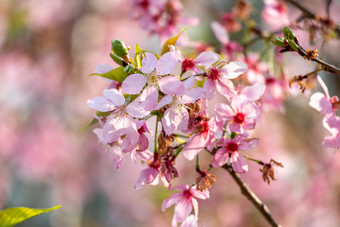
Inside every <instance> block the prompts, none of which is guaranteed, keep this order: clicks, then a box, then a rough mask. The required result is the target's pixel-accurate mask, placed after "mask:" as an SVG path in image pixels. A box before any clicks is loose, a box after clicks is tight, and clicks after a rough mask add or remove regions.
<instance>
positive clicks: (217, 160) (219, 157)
mask: <svg viewBox="0 0 340 227" xmlns="http://www.w3.org/2000/svg"><path fill="white" fill-rule="evenodd" d="M228 157H229V152H228V151H227V149H225V148H220V149H218V150H217V151H216V153H215V155H214V157H213V160H212V166H213V167H214V168H217V167H220V166H223V165H224V164H226V163H227V161H228Z"/></svg>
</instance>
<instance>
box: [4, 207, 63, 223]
mask: <svg viewBox="0 0 340 227" xmlns="http://www.w3.org/2000/svg"><path fill="white" fill-rule="evenodd" d="M60 207H61V205H59V206H55V207H51V208H47V209H32V208H27V207H13V208H7V209H5V210H1V211H0V227H10V226H13V225H16V224H18V223H20V222H23V221H25V220H27V219H29V218H31V217H34V216H37V215H39V214H43V213H47V212H49V211H51V210H56V209H59V208H60Z"/></svg>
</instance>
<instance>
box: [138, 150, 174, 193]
mask: <svg viewBox="0 0 340 227" xmlns="http://www.w3.org/2000/svg"><path fill="white" fill-rule="evenodd" d="M169 164H170V165H171V167H173V166H172V163H171V162H169ZM159 178H160V179H161V181H162V183H163V185H164V186H165V187H167V188H169V187H170V180H171V179H172V177H171V176H169V173H168V172H166V171H165V173H163V172H162V169H161V163H160V162H159V160H158V155H157V154H156V155H155V156H154V160H153V161H152V162H151V163H150V164H149V168H146V169H144V170H142V171H141V172H140V175H139V178H138V180H137V182H136V184H135V190H141V189H143V186H144V185H145V184H149V185H157V184H158V183H159Z"/></svg>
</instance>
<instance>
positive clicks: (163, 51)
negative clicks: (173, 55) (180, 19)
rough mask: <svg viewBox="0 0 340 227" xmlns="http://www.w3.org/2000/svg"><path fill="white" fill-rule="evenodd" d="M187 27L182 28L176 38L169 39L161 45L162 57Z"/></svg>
mask: <svg viewBox="0 0 340 227" xmlns="http://www.w3.org/2000/svg"><path fill="white" fill-rule="evenodd" d="M187 28H188V27H185V28H183V29H182V30H181V31H180V32H179V33H178V34H177V35H176V36H174V37H171V38H170V39H168V40H167V41H165V43H164V44H163V47H162V55H163V54H165V53H166V52H169V51H170V48H169V46H170V45H175V44H176V42H177V39H178V37H179V36H180V35H181V34H182V32H184V31H185V30H186V29H187Z"/></svg>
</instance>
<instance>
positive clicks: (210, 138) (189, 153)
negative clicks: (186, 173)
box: [183, 119, 215, 160]
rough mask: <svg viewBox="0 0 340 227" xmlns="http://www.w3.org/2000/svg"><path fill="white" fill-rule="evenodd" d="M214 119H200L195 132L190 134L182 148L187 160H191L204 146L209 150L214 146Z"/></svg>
mask: <svg viewBox="0 0 340 227" xmlns="http://www.w3.org/2000/svg"><path fill="white" fill-rule="evenodd" d="M213 121H214V119H211V120H209V121H204V120H201V121H200V122H199V123H198V125H197V126H196V128H197V132H196V133H195V134H194V135H193V136H191V137H190V138H189V140H188V142H187V143H186V144H185V146H184V148H183V155H184V157H185V158H186V159H188V160H193V159H194V158H195V157H196V155H197V154H198V153H199V152H200V151H201V150H202V149H203V148H205V147H207V149H209V150H211V149H212V148H213V147H214V138H215V136H214V125H213V124H214V122H213Z"/></svg>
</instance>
